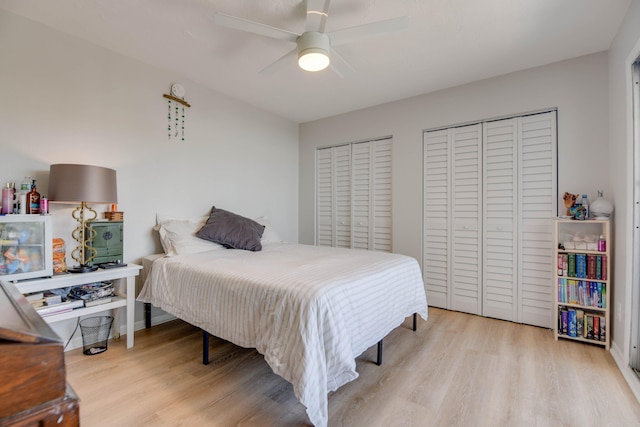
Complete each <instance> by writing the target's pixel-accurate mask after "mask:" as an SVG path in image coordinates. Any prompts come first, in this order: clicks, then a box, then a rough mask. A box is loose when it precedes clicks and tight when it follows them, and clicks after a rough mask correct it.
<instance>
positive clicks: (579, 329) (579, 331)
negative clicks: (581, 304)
mask: <svg viewBox="0 0 640 427" xmlns="http://www.w3.org/2000/svg"><path fill="white" fill-rule="evenodd" d="M576 335H577V336H579V337H583V336H584V310H580V309H578V310H576Z"/></svg>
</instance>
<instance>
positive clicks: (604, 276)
mask: <svg viewBox="0 0 640 427" xmlns="http://www.w3.org/2000/svg"><path fill="white" fill-rule="evenodd" d="M602 280H607V256H606V255H602Z"/></svg>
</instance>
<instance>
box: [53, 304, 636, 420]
mask: <svg viewBox="0 0 640 427" xmlns="http://www.w3.org/2000/svg"><path fill="white" fill-rule="evenodd" d="M410 327H411V322H410V319H407V321H406V322H405V324H404V325H402V326H400V327H399V328H397V329H396V330H394V331H393V332H392V333H391V334H390V335H389V336H388V337H387V338H385V342H384V361H383V362H384V363H383V365H382V366H376V365H375V364H374V363H373V361H374V360H375V357H376V350H375V347H372V348H371V349H369V350H367V351H366V352H365V353H364V354H363V355H362V356H360V357H359V358H358V360H357V370H358V372H359V374H360V377H359V378H358V379H356V380H355V381H353V382H351V383H349V384H346V385H345V386H343V387H342V388H340V389H339V390H337V391H336V392H334V393H332V394H331V395H330V397H329V426H331V427H333V426H349V427H353V426H385V427H386V426H639V425H640V405H639V404H638V402H637V401H636V400H635V398H634V396H633V394H632V393H631V391H630V390H629V388H628V386H627V385H626V383H625V381H624V379H623V378H622V375H621V374H620V372H619V371H618V369H617V367H616V365H615V362H614V361H613V358H612V357H611V355H610V354H609V352H607V351H605V350H604V349H603V348H601V347H595V346H591V345H586V344H580V343H575V342H570V341H567V340H560V341H555V340H554V339H553V333H552V331H550V330H546V329H541V328H536V327H532V326H524V325H518V324H515V323H510V322H504V321H499V320H493V319H486V318H482V317H478V316H472V315H466V314H462V313H457V312H451V311H446V310H439V309H433V308H430V309H429V320H428V321H427V322H424V321H422V319H419V321H418V331H417V332H413V331H412V330H411V329H410ZM201 343H202V335H201V333H200V331H199V330H198V329H196V328H194V327H192V326H190V325H188V324H186V323H184V322H182V321H178V320H176V321H172V322H168V323H166V324H163V325H158V326H154V327H153V328H152V329H150V330H142V331H138V332H136V335H135V347H134V348H133V349H130V350H127V349H126V345H125V344H126V340H125V339H121V340H115V341H110V342H109V349H108V350H107V351H106V352H105V353H102V354H99V355H95V356H85V355H83V354H82V352H81V349H77V350H72V351H69V352H67V353H66V361H67V377H68V379H69V382H70V383H71V385H72V386H73V388H74V389H75V391H76V393H77V394H78V395H79V396H80V399H81V403H80V419H81V423H82V425H83V426H84V427H98V426H154V427H155V426H172V427H173V426H220V427H226V426H260V427H263V426H274V427H276V426H277V427H284V426H302V425H309V421H308V418H307V416H306V413H305V409H304V407H303V406H302V405H301V404H300V403H299V402H298V401H297V399H296V398H295V396H294V395H293V389H292V387H291V385H290V384H289V383H287V382H286V381H284V380H283V379H281V378H280V377H278V376H276V375H275V374H273V373H272V372H271V369H270V368H269V367H268V366H267V364H266V363H265V362H264V359H263V358H262V356H261V355H260V354H259V353H257V352H256V351H255V350H253V349H243V348H240V347H236V346H235V345H233V344H230V343H228V342H226V341H223V340H220V339H215V338H214V339H212V343H211V354H210V358H211V363H210V364H209V365H208V366H204V365H203V364H202V362H201Z"/></svg>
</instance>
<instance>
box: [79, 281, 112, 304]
mask: <svg viewBox="0 0 640 427" xmlns="http://www.w3.org/2000/svg"><path fill="white" fill-rule="evenodd" d="M113 295H114V289H113V283H111V282H110V281H104V282H96V283H88V284H86V285H80V286H75V287H73V288H71V290H70V291H69V297H70V298H74V299H78V300H82V301H93V300H96V299H99V298H104V297H110V296H113Z"/></svg>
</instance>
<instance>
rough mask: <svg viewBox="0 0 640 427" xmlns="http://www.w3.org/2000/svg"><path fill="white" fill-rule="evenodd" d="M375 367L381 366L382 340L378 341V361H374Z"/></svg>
mask: <svg viewBox="0 0 640 427" xmlns="http://www.w3.org/2000/svg"><path fill="white" fill-rule="evenodd" d="M376 365H378V366H380V365H382V340H380V341H378V360H376Z"/></svg>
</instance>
